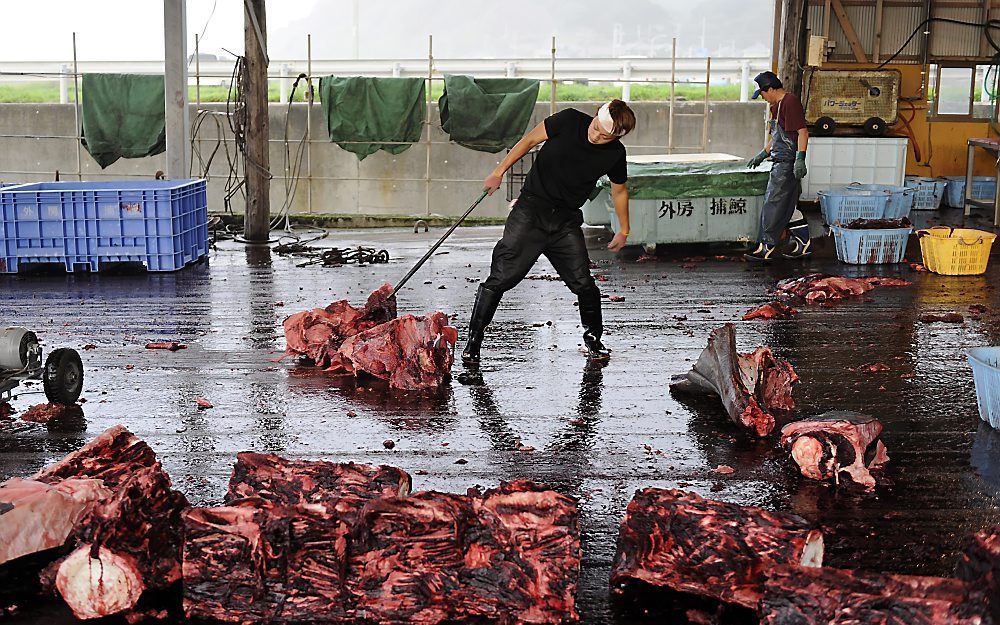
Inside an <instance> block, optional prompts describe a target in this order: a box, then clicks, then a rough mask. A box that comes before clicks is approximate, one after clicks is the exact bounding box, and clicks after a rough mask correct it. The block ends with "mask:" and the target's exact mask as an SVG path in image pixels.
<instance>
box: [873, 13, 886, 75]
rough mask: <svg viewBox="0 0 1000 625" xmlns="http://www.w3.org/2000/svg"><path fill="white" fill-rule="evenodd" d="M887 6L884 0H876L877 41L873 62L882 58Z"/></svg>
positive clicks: (874, 45) (874, 46) (874, 44)
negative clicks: (883, 17)
mask: <svg viewBox="0 0 1000 625" xmlns="http://www.w3.org/2000/svg"><path fill="white" fill-rule="evenodd" d="M884 11H885V8H884V7H883V6H882V0H875V41H874V42H873V44H872V63H878V62H880V61H881V60H882V15H883V13H884Z"/></svg>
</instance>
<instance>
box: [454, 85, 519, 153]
mask: <svg viewBox="0 0 1000 625" xmlns="http://www.w3.org/2000/svg"><path fill="white" fill-rule="evenodd" d="M537 100H538V81H537V80H530V79H527V78H473V77H471V76H455V75H451V74H445V77H444V94H443V95H442V96H441V99H440V100H438V107H439V109H440V111H441V128H442V129H443V130H444V131H445V132H446V133H448V134H449V135H450V136H451V139H452V141H455V142H456V143H458V144H459V145H464V146H465V147H467V148H471V149H473V150H479V151H480V152H491V153H496V152H499V151H501V150H505V149H510V148H512V147H514V144H515V143H517V142H518V140H519V139H520V138H521V137H522V136H523V135H524V132H525V130H527V128H528V122H529V121H531V113H532V111H533V110H534V108H535V102H536V101H537Z"/></svg>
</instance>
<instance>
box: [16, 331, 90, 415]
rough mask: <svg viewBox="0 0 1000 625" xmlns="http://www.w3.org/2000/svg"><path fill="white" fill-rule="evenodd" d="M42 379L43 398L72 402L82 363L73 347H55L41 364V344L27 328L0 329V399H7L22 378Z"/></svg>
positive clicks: (80, 382)
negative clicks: (43, 363)
mask: <svg viewBox="0 0 1000 625" xmlns="http://www.w3.org/2000/svg"><path fill="white" fill-rule="evenodd" d="M38 379H41V380H42V387H43V388H44V390H45V397H46V399H48V400H49V401H50V402H53V403H58V404H74V403H76V400H78V399H80V393H81V392H82V391H83V362H82V361H81V360H80V354H79V353H77V351H76V350H75V349H70V348H66V347H63V348H60V349H55V350H53V351H52V353H50V354H49V356H48V358H46V359H45V365H44V366H42V346H41V345H39V343H38V337H37V336H36V335H35V333H34V332H32V331H30V330H28V329H27V328H21V327H16V326H15V327H10V328H6V329H5V330H3V331H0V401H7V400H9V399H10V398H11V396H12V395H13V390H14V389H15V388H17V386H18V385H19V384H20V383H21V382H23V381H25V380H38Z"/></svg>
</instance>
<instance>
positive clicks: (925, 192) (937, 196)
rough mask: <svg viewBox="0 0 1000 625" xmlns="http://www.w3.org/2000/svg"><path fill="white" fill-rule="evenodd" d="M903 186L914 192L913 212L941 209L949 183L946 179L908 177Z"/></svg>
mask: <svg viewBox="0 0 1000 625" xmlns="http://www.w3.org/2000/svg"><path fill="white" fill-rule="evenodd" d="M903 184H904V185H905V186H907V187H910V188H912V189H913V190H914V196H913V210H937V209H939V208H941V200H942V199H943V198H944V190H945V188H946V187H947V186H948V181H947V180H945V179H944V178H926V177H923V176H906V178H905V179H904V181H903Z"/></svg>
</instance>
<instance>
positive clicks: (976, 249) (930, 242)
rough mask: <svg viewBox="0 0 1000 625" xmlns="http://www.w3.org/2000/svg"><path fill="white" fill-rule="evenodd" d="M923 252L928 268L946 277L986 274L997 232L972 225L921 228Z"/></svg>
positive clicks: (918, 233) (921, 248)
mask: <svg viewBox="0 0 1000 625" xmlns="http://www.w3.org/2000/svg"><path fill="white" fill-rule="evenodd" d="M917 236H918V237H920V254H921V255H922V256H923V257H924V266H925V267H927V269H928V271H933V272H934V273H940V274H942V275H946V276H975V275H979V274H982V273H986V265H987V263H989V260H990V248H991V247H993V241H994V240H995V239H996V238H997V235H995V234H993V233H992V232H986V231H984V230H973V229H971V228H949V227H948V226H935V227H933V228H928V229H926V230H918V231H917Z"/></svg>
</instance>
